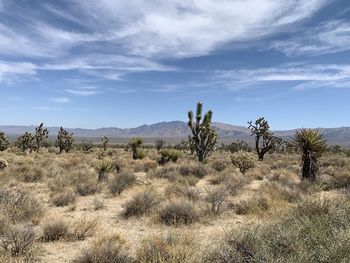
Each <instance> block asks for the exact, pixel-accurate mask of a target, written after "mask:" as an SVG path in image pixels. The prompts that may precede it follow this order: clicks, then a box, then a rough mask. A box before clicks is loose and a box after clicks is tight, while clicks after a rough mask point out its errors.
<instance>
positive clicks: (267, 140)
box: [248, 117, 282, 161]
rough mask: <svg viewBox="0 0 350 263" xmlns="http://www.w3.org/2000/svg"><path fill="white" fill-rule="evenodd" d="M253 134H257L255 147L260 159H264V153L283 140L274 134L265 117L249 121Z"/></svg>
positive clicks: (249, 127)
mask: <svg viewBox="0 0 350 263" xmlns="http://www.w3.org/2000/svg"><path fill="white" fill-rule="evenodd" d="M248 124H249V126H248V129H250V131H251V133H252V135H255V149H256V152H257V153H258V157H259V161H262V160H263V159H264V155H265V154H266V153H267V152H268V151H270V150H271V149H273V148H275V147H276V146H277V145H278V144H280V143H281V142H282V139H280V138H278V137H275V136H273V133H272V132H270V126H269V124H268V122H267V121H266V120H265V118H264V117H262V118H259V119H257V120H256V121H255V123H253V122H252V121H249V122H248Z"/></svg>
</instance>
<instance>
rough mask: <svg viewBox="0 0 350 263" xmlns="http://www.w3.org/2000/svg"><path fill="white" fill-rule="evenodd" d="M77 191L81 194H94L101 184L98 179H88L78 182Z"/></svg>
mask: <svg viewBox="0 0 350 263" xmlns="http://www.w3.org/2000/svg"><path fill="white" fill-rule="evenodd" d="M75 187H76V191H77V193H78V194H79V195H81V196H87V195H94V194H96V193H97V192H98V190H99V186H98V183H97V180H95V179H87V180H86V181H81V182H77V184H76V186H75Z"/></svg>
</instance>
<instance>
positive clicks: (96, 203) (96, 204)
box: [91, 197, 105, 211]
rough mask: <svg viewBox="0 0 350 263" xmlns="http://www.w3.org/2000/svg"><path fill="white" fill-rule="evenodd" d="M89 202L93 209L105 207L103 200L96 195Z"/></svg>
mask: <svg viewBox="0 0 350 263" xmlns="http://www.w3.org/2000/svg"><path fill="white" fill-rule="evenodd" d="M91 204H92V206H93V209H94V211H97V210H101V209H103V208H104V207H105V202H104V201H103V200H102V199H100V198H97V197H95V198H94V200H92V202H91Z"/></svg>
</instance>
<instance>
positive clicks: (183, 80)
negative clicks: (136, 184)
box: [0, 0, 350, 129]
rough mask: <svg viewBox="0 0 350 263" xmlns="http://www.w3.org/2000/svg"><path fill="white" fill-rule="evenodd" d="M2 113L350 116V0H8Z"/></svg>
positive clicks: (2, 1)
mask: <svg viewBox="0 0 350 263" xmlns="http://www.w3.org/2000/svg"><path fill="white" fill-rule="evenodd" d="M0 92H1V104H0V110H1V119H0V124H3V125H6V124H7V125H31V124H39V123H40V122H44V123H45V125H46V126H59V125H63V126H65V127H83V128H98V127H112V126H116V127H135V126H138V125H142V124H145V123H146V124H151V123H155V122H159V121H172V120H184V121H186V117H187V111H188V110H190V109H193V108H194V107H195V104H196V102H197V101H199V100H201V101H203V103H204V108H205V109H209V108H210V109H212V110H213V111H214V117H213V119H214V121H219V122H226V123H231V124H235V125H246V123H247V121H248V120H254V119H256V118H257V117H259V116H265V117H266V119H268V120H269V122H270V126H271V127H272V128H273V129H290V128H298V127H301V126H303V127H339V126H350V118H349V116H350V114H349V113H350V103H349V99H350V2H349V1H348V0H308V1H305V0H188V1H183V0H128V1H124V0H99V1H96V0H57V1H49V0H46V1H45V0H18V1H13V0H0Z"/></svg>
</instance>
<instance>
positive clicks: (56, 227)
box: [42, 219, 69, 242]
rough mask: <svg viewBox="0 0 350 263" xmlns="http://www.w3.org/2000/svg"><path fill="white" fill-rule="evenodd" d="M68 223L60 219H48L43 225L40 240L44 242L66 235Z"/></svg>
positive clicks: (65, 236)
mask: <svg viewBox="0 0 350 263" xmlns="http://www.w3.org/2000/svg"><path fill="white" fill-rule="evenodd" d="M68 234H69V233H68V225H67V223H66V222H64V221H63V220H61V219H55V220H52V221H48V222H46V223H45V224H44V225H43V236H42V240H43V241H45V242H50V241H57V240H60V239H63V238H67V237H68Z"/></svg>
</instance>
